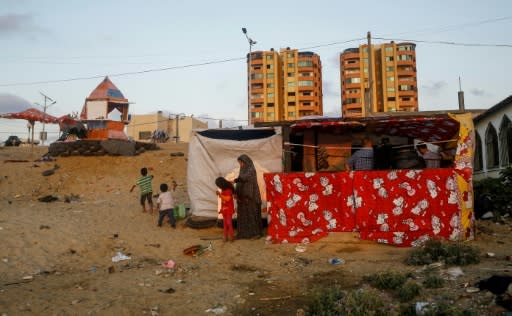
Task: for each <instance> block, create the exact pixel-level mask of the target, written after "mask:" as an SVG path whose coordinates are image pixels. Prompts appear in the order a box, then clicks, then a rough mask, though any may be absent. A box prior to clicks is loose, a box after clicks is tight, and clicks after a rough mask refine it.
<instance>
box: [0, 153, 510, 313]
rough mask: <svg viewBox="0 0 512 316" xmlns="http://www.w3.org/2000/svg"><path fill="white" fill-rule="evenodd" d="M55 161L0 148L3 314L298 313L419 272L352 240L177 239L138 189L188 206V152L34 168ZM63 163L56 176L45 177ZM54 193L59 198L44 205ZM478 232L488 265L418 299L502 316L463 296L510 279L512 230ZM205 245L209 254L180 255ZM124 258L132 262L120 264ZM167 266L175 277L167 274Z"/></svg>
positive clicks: (486, 227) (381, 249)
mask: <svg viewBox="0 0 512 316" xmlns="http://www.w3.org/2000/svg"><path fill="white" fill-rule="evenodd" d="M46 151H47V149H46V148H41V147H37V148H34V149H31V148H30V147H18V148H16V147H11V148H8V147H1V148H0V240H1V243H2V244H1V246H0V260H1V262H0V315H208V314H210V315H213V314H222V315H297V314H300V309H304V310H305V309H306V306H307V302H308V300H309V299H310V296H311V294H312V293H313V292H314V291H315V290H317V289H320V288H326V287H329V286H333V285H338V286H341V287H343V288H346V289H352V288H358V287H360V286H361V284H362V283H363V281H362V277H363V276H364V275H367V274H370V273H375V272H379V271H388V270H393V271H416V270H418V269H420V268H421V267H411V266H407V265H405V264H404V263H403V262H404V259H405V257H406V256H407V253H408V252H409V249H404V248H396V247H392V246H386V245H379V244H375V243H373V242H365V241H360V240H359V239H358V238H357V235H355V234H347V233H336V234H331V235H330V236H328V237H327V238H324V239H322V240H319V241H317V242H315V243H312V244H308V245H305V246H304V248H303V249H298V248H296V247H297V245H296V244H281V245H276V244H267V243H266V242H265V239H264V238H261V239H259V240H237V241H235V242H233V243H224V242H223V241H222V239H221V236H222V229H221V228H218V227H213V228H207V229H192V228H189V227H187V226H186V224H185V222H184V221H180V222H178V227H177V229H172V228H171V227H170V226H169V225H168V224H166V225H164V226H163V227H157V225H156V222H157V216H156V214H153V215H149V214H144V213H142V212H141V209H140V206H139V202H138V200H139V195H138V192H137V190H134V192H133V193H129V189H130V187H131V186H132V184H133V183H134V182H135V180H136V179H137V178H138V177H139V170H140V168H141V167H143V166H146V167H148V168H150V174H153V175H154V176H155V178H154V181H153V187H154V188H155V190H156V189H157V187H158V186H157V185H158V184H159V183H162V182H166V183H169V184H170V183H171V181H172V180H175V181H176V182H177V183H178V188H177V192H176V193H175V196H176V198H177V200H178V201H179V202H182V203H188V197H187V193H186V169H187V155H186V153H187V145H186V144H163V145H161V149H160V150H156V151H151V152H146V153H143V154H141V155H139V156H135V157H119V156H105V157H65V158H64V157H63V158H60V157H59V158H57V159H56V160H55V161H52V162H38V161H36V160H37V159H38V158H40V157H41V155H42V154H44V153H46ZM173 152H184V153H185V156H184V157H180V156H177V157H176V156H171V155H170V154H171V153H173ZM12 160H16V161H12ZM56 165H57V166H58V168H57V169H55V170H54V174H52V175H50V176H43V175H42V172H43V171H45V170H48V169H53V168H54V167H55V166H56ZM45 195H53V196H56V197H58V198H59V199H58V201H55V202H51V203H44V202H39V201H38V198H39V197H42V196H45ZM66 198H67V199H68V202H66V201H65V200H66ZM477 225H478V233H477V235H476V237H477V238H476V240H475V241H471V242H470V244H472V245H474V246H476V247H478V248H479V249H480V250H481V251H482V258H481V263H480V264H477V265H470V266H466V267H461V268H462V270H463V272H464V275H462V276H460V277H458V278H457V279H456V280H453V281H448V283H447V285H446V287H445V288H443V289H439V290H435V291H431V290H422V293H421V297H419V298H417V299H415V301H435V300H436V299H438V298H439V297H449V298H450V299H451V300H452V302H453V303H454V304H458V305H461V306H465V307H466V308H467V309H473V310H475V311H478V313H479V314H480V315H499V314H500V312H502V311H503V309H502V308H500V307H499V306H496V304H495V303H494V296H493V295H492V294H491V293H490V292H486V291H484V292H479V293H467V291H466V287H467V286H471V285H473V284H474V283H475V282H476V281H478V280H481V279H483V278H487V277H489V276H491V275H493V274H500V275H503V274H508V275H511V273H510V271H511V270H512V262H511V261H508V260H506V256H510V255H512V247H511V240H512V234H511V222H510V221H508V222H505V223H494V222H491V221H485V222H484V221H482V222H479V223H478V224H477ZM198 244H199V245H202V246H204V247H205V248H206V247H209V248H207V249H205V250H204V252H202V254H201V255H198V256H187V255H184V254H183V250H184V249H185V248H187V247H190V246H192V245H198ZM298 250H305V251H303V252H301V251H298ZM117 252H121V253H122V254H124V255H127V256H130V257H131V259H129V260H125V261H120V262H112V257H114V256H116V254H117ZM488 252H492V253H494V254H495V256H494V257H489V256H487V255H486V253H488ZM329 258H340V259H343V260H344V263H342V264H340V265H332V264H330V263H329ZM170 259H172V260H174V261H175V262H176V264H177V268H176V269H174V270H167V269H164V268H162V267H161V264H162V263H164V262H167V261H168V260H170ZM441 269H442V267H441ZM298 310H299V312H298Z"/></svg>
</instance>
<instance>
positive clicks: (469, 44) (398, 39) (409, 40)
mask: <svg viewBox="0 0 512 316" xmlns="http://www.w3.org/2000/svg"><path fill="white" fill-rule="evenodd" d="M372 39H379V40H383V41H399V42H413V43H428V44H441V45H453V46H469V47H507V48H510V47H512V44H484V43H460V42H450V41H427V40H416V39H403V38H386V37H372Z"/></svg>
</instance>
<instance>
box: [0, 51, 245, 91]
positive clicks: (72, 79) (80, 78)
mask: <svg viewBox="0 0 512 316" xmlns="http://www.w3.org/2000/svg"><path fill="white" fill-rule="evenodd" d="M243 59H245V57H238V58H229V59H222V60H213V61H207V62H203V63H195V64H187V65H180V66H171V67H163V68H153V69H146V70H140V71H130V72H122V73H117V74H108V75H95V76H89V77H76V78H68V79H57V80H45V81H32V82H17V83H5V84H0V87H12V86H31V85H37V84H47V83H60V82H70V81H79V80H90V79H100V78H104V77H105V76H109V77H123V76H130V75H140V74H145V73H151V72H160V71H168V70H177V69H185V68H193V67H200V66H206V65H213V64H221V63H227V62H232V61H239V60H243Z"/></svg>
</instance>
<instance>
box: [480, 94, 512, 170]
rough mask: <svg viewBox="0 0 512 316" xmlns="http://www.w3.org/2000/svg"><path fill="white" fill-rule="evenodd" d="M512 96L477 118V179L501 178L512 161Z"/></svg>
mask: <svg viewBox="0 0 512 316" xmlns="http://www.w3.org/2000/svg"><path fill="white" fill-rule="evenodd" d="M511 120H512V95H511V96H509V97H507V98H506V99H504V100H503V101H501V102H499V103H498V104H496V105H494V106H493V107H491V108H490V109H488V110H487V111H485V112H484V113H482V114H480V115H479V116H477V117H475V118H474V120H473V122H474V125H475V138H476V146H475V158H474V168H473V169H474V178H475V180H480V179H482V178H486V177H493V178H497V177H499V172H500V170H502V169H505V168H507V167H509V166H511V164H512V123H511Z"/></svg>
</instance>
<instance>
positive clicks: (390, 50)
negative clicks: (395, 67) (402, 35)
mask: <svg viewBox="0 0 512 316" xmlns="http://www.w3.org/2000/svg"><path fill="white" fill-rule="evenodd" d="M385 51H386V52H392V51H393V46H386V48H385Z"/></svg>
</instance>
